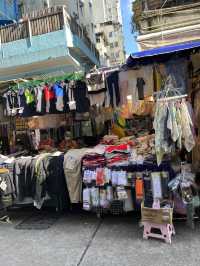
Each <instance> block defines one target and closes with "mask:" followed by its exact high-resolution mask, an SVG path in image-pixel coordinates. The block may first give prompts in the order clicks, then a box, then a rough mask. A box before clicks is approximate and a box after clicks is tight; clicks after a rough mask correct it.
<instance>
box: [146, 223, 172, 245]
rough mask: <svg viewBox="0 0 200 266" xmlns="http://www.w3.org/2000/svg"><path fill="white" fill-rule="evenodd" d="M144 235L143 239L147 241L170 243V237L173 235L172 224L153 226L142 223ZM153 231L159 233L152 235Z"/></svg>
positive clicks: (152, 224) (153, 224)
mask: <svg viewBox="0 0 200 266" xmlns="http://www.w3.org/2000/svg"><path fill="white" fill-rule="evenodd" d="M142 224H143V225H144V233H143V238H144V239H148V238H149V237H152V238H157V239H162V240H164V241H165V242H166V243H169V244H171V243H172V235H175V229H174V226H173V224H155V223H150V222H143V223H142ZM153 229H157V230H159V231H160V233H155V232H154V233H152V230H153Z"/></svg>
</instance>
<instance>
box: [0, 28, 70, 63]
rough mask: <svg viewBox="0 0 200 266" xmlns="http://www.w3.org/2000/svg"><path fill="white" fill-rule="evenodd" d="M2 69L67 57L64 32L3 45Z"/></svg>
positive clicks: (0, 60)
mask: <svg viewBox="0 0 200 266" xmlns="http://www.w3.org/2000/svg"><path fill="white" fill-rule="evenodd" d="M0 51H1V55H0V56H1V57H0V68H9V67H14V66H19V65H26V64H31V63H33V62H40V61H43V60H48V59H49V58H56V57H59V56H64V55H67V53H68V48H67V42H66V38H65V33H64V30H60V31H56V32H51V33H47V34H43V35H39V36H33V37H32V38H31V40H28V39H23V40H18V41H14V42H9V43H5V44H2V45H1V49H0Z"/></svg>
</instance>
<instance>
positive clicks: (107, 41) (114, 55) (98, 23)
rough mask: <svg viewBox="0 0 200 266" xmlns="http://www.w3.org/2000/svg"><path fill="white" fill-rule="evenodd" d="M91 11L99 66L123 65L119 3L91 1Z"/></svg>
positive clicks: (115, 0)
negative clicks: (98, 54) (97, 47)
mask: <svg viewBox="0 0 200 266" xmlns="http://www.w3.org/2000/svg"><path fill="white" fill-rule="evenodd" d="M93 10H94V11H93V14H94V24H95V33H96V41H97V45H98V46H99V47H100V49H99V52H100V58H101V64H102V65H105V66H113V65H120V64H123V63H124V62H125V52H124V39H123V29H122V15H121V6H120V1H119V0H93ZM100 36H101V38H100ZM102 36H103V38H102Z"/></svg>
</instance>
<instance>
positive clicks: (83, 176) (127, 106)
mask: <svg viewBox="0 0 200 266" xmlns="http://www.w3.org/2000/svg"><path fill="white" fill-rule="evenodd" d="M194 48H195V53H194V50H193V49H194ZM166 51H167V52H166ZM198 57H199V53H198V47H196V46H195V47H194V46H191V47H189V46H187V47H186V49H184V48H183V47H182V49H178V50H177V47H176V48H174V50H173V49H172V47H170V49H168V50H167V48H165V49H164V50H163V51H161V50H160V49H159V51H157V52H156V51H154V50H152V52H150V51H149V52H148V54H145V53H144V54H137V55H135V56H132V57H130V58H129V59H128V61H127V64H126V66H123V67H117V68H116V67H115V68H104V69H93V70H91V72H90V73H88V74H87V75H86V76H84V75H80V73H79V74H76V73H73V74H70V75H65V76H63V77H57V78H54V79H48V80H37V81H35V80H34V81H32V82H25V83H19V84H17V86H14V87H10V88H7V90H5V91H4V93H2V106H3V111H4V114H2V122H1V123H0V144H1V146H0V148H1V154H2V155H1V158H0V159H1V161H0V163H1V169H0V170H1V173H0V178H1V179H0V195H1V197H0V202H1V206H2V207H3V208H5V207H8V206H13V205H15V204H23V203H25V202H27V201H28V202H31V203H32V204H34V206H36V207H37V208H41V207H42V206H43V204H44V203H45V202H46V201H47V200H48V199H53V200H54V201H56V206H57V208H61V209H62V208H63V207H64V206H69V205H71V204H72V205H73V204H80V203H81V204H82V206H83V209H84V210H86V211H94V212H96V213H97V214H98V216H101V215H103V214H106V213H108V212H110V213H112V214H114V215H116V214H121V213H123V212H129V211H133V210H138V211H140V209H141V206H142V222H143V224H144V227H145V230H144V237H148V236H147V233H149V235H150V232H148V230H150V229H151V226H153V225H154V227H156V226H158V225H159V226H160V225H162V226H163V227H162V228H159V229H160V230H161V234H160V236H162V237H163V235H166V232H168V233H167V237H163V238H162V239H165V240H166V241H167V242H171V236H172V234H173V233H174V228H173V224H172V215H173V213H179V214H183V215H186V216H187V222H188V225H190V226H191V227H193V226H194V223H193V217H194V213H195V210H196V209H197V207H198V206H199V205H200V204H199V190H198V188H199V181H198V171H199V165H198V163H199V160H198V156H199V153H198V149H199V142H198V138H199V137H198V128H199V123H198V117H199V110H198V109H199V108H198V101H197V100H196V99H197V97H198V86H199V82H198V80H199V79H198V73H199V71H198V70H199V69H200V66H199V65H198V62H200V61H199V60H198ZM193 111H194V112H193ZM155 211H156V214H155ZM166 212H168V213H167V216H166ZM153 214H154V215H153ZM156 215H157V216H158V217H157V216H156ZM155 216H156V217H155ZM166 217H167V218H166ZM147 228H148V229H147ZM149 228H150V229H149ZM162 230H163V232H164V233H162Z"/></svg>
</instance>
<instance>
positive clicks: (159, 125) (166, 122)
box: [154, 79, 195, 165]
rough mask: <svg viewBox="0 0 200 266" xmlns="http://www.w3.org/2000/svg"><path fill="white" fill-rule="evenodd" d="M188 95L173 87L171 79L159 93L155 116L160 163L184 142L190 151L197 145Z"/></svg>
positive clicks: (157, 151)
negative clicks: (187, 100)
mask: <svg viewBox="0 0 200 266" xmlns="http://www.w3.org/2000/svg"><path fill="white" fill-rule="evenodd" d="M186 96H187V95H180V93H179V90H177V89H175V88H173V85H172V83H171V79H169V80H168V81H167V83H166V89H165V90H164V91H161V92H160V93H159V96H158V98H157V103H156V111H155V117H154V129H155V148H156V155H157V163H158V165H159V164H160V163H161V161H162V159H163V156H164V155H165V154H169V153H172V152H173V151H175V148H176V146H175V144H176V145H177V147H178V148H179V149H181V148H182V144H183V145H184V147H185V148H186V150H187V151H188V152H190V151H192V149H193V148H194V146H195V135H194V124H193V121H192V113H191V110H192V109H191V108H190V104H189V102H186V100H185V97H186Z"/></svg>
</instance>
